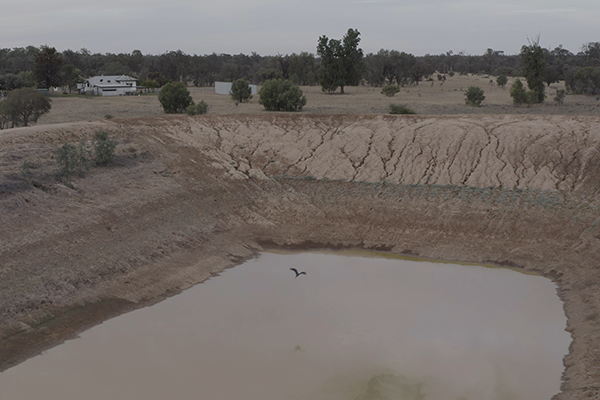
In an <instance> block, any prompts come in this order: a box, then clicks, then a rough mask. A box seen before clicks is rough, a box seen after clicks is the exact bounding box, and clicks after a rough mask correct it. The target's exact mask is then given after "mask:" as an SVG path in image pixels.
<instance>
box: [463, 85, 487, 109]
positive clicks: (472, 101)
mask: <svg viewBox="0 0 600 400" xmlns="http://www.w3.org/2000/svg"><path fill="white" fill-rule="evenodd" d="M483 100H485V94H484V91H483V89H482V88H480V87H479V86H469V88H468V89H467V91H466V92H465V103H467V105H470V106H474V107H481V103H482V102H483Z"/></svg>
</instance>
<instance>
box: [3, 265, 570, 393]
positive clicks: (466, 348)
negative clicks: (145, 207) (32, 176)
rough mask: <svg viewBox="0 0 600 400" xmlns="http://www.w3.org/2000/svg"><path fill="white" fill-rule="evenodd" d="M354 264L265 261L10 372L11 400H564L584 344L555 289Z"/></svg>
mask: <svg viewBox="0 0 600 400" xmlns="http://www.w3.org/2000/svg"><path fill="white" fill-rule="evenodd" d="M342 254H343V255H340V253H338V254H330V253H301V254H277V253H265V254H262V255H261V256H260V257H259V258H257V259H254V260H251V261H248V262H246V263H245V264H243V265H241V266H239V267H236V268H233V269H230V270H226V271H225V272H224V273H223V274H222V275H221V276H219V277H216V278H212V279H210V280H209V281H207V282H205V283H203V284H202V285H198V286H196V287H193V288H191V289H189V290H187V291H185V292H183V293H182V294H180V295H178V296H174V297H172V298H170V299H167V300H165V301H163V302H161V303H159V304H156V305H154V306H152V307H148V308H145V309H141V310H136V311H134V312H131V313H128V314H125V315H122V316H120V317H117V318H114V319H112V320H109V321H106V322H104V323H103V324H101V325H99V326H97V327H95V328H93V329H90V330H89V331H87V332H84V333H83V334H82V335H81V337H80V338H79V339H76V340H71V341H68V342H66V343H65V344H63V345H61V346H58V347H56V348H53V349H51V350H49V351H47V352H45V353H44V354H42V355H40V356H38V357H35V358H32V359H30V360H28V361H26V362H24V363H22V364H20V365H18V366H16V367H14V368H12V369H9V370H7V371H6V372H4V373H2V374H0V398H2V399H7V400H10V399H18V400H27V399H40V398H43V399H46V400H55V399H60V400H69V399H89V400H95V399H98V400H100V399H102V400H105V399H144V400H153V399H161V400H163V399H206V400H238V399H239V400H255V399H256V400H258V399H261V400H264V399H289V400H306V399H311V400H321V399H322V400H338V399H339V400H383V399H389V400H392V399H410V400H413V399H415V400H416V399H427V400H429V399H456V400H458V399H518V398H526V399H550V397H551V396H552V395H554V394H556V393H557V392H558V391H559V389H560V383H561V374H562V371H563V369H564V367H563V364H562V358H563V356H564V355H565V354H567V352H568V346H569V343H570V336H569V334H568V333H567V332H565V330H564V328H565V326H566V318H565V315H564V312H563V308H562V302H561V301H560V300H559V298H558V296H557V295H556V286H555V285H554V284H553V283H552V282H551V281H549V280H548V279H546V278H543V277H540V276H535V275H527V274H523V273H521V272H518V271H514V270H509V269H502V268H485V267H481V266H471V265H455V264H439V263H433V262H424V261H421V262H415V261H407V260H399V259H390V258H380V257H363V256H357V255H356V254H354V255H352V254H351V253H342ZM290 268H297V269H298V270H300V271H306V275H301V276H299V277H297V278H296V277H295V274H294V272H293V271H290Z"/></svg>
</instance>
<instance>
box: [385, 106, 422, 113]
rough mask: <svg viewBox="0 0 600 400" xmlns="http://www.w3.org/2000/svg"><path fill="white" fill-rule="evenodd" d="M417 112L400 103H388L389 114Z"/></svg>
mask: <svg viewBox="0 0 600 400" xmlns="http://www.w3.org/2000/svg"><path fill="white" fill-rule="evenodd" d="M416 113H417V112H416V111H415V110H413V109H412V108H409V107H408V106H405V105H402V104H390V114H416Z"/></svg>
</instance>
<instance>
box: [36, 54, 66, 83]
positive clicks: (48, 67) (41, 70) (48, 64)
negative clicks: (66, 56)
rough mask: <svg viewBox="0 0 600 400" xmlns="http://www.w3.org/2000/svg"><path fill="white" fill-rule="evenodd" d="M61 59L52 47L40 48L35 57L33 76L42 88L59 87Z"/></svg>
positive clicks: (60, 81)
mask: <svg viewBox="0 0 600 400" xmlns="http://www.w3.org/2000/svg"><path fill="white" fill-rule="evenodd" d="M61 65H62V58H61V56H60V54H59V53H58V52H57V51H56V49H55V48H54V47H48V46H41V47H40V51H39V52H38V53H37V54H36V55H35V75H36V77H37V79H38V82H39V85H40V87H42V88H46V89H49V88H51V87H55V86H60V85H61V83H62V75H61V68H60V67H61Z"/></svg>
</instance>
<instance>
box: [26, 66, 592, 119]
mask: <svg viewBox="0 0 600 400" xmlns="http://www.w3.org/2000/svg"><path fill="white" fill-rule="evenodd" d="M495 81H496V77H493V76H476V75H470V76H460V75H455V76H453V77H447V80H446V81H445V82H441V81H438V80H437V79H436V80H435V81H433V82H427V81H425V82H421V83H420V84H419V85H412V86H406V87H403V88H402V89H401V91H400V93H398V94H396V95H395V96H393V97H387V96H385V95H383V94H381V88H379V87H370V86H358V87H347V88H346V92H347V93H346V94H344V95H341V94H339V93H334V94H329V93H324V92H322V91H321V87H320V86H303V87H302V88H301V89H302V91H303V92H304V94H305V95H306V97H307V100H308V102H307V104H306V106H305V107H304V110H303V111H302V113H312V114H386V113H388V112H389V106H390V104H403V105H407V106H408V107H410V108H412V109H413V110H415V111H416V112H417V113H418V114H430V115H446V114H449V115H452V114H555V115H593V116H600V99H598V98H597V97H591V96H575V95H568V96H567V97H566V99H565V101H564V104H563V105H556V104H555V103H554V101H553V98H554V96H555V94H556V90H557V89H561V88H564V84H563V83H557V84H553V85H551V86H550V88H547V91H546V93H547V99H546V102H545V103H543V104H539V105H534V106H531V107H527V106H519V107H515V106H513V105H512V99H511V97H510V90H509V87H510V85H511V84H512V82H513V81H514V79H512V78H509V82H508V84H507V86H506V88H505V89H502V88H500V87H498V86H496V85H495ZM469 86H479V87H481V88H482V89H483V90H484V91H485V97H486V98H485V100H484V102H483V105H482V106H481V107H472V106H468V105H466V104H465V101H464V99H465V91H466V90H467V88H468V87H469ZM189 90H190V92H191V93H192V97H193V98H194V100H195V101H196V102H198V101H201V100H204V101H205V102H206V103H208V105H209V110H208V113H209V114H261V113H267V111H265V110H264V108H263V107H262V106H261V105H260V104H258V96H257V95H255V96H254V97H253V98H252V99H251V100H250V101H249V102H248V103H241V104H238V105H236V104H235V102H233V101H232V100H231V98H230V96H226V95H218V94H215V93H214V88H212V87H205V88H196V87H190V88H189ZM160 115H164V111H163V109H162V107H161V106H160V103H159V102H158V98H157V95H156V94H150V95H142V96H123V97H89V96H81V97H77V96H58V97H54V98H53V99H52V110H51V111H50V113H49V114H47V115H44V116H43V117H42V118H40V120H39V122H38V123H39V124H55V123H61V122H76V121H94V120H102V119H106V118H111V117H114V118H129V117H136V118H137V117H154V116H160Z"/></svg>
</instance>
